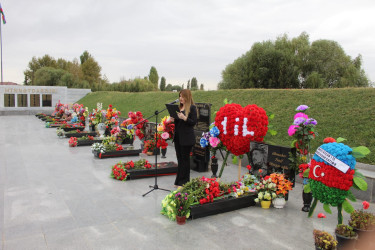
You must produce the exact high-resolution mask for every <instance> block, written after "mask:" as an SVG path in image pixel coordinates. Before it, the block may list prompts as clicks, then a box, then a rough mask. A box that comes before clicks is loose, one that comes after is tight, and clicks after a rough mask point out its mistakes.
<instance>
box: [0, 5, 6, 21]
mask: <svg viewBox="0 0 375 250" xmlns="http://www.w3.org/2000/svg"><path fill="white" fill-rule="evenodd" d="M0 15H1V18H2V19H3V24H6V23H7V21H5V15H4V11H3V8H2V7H1V3H0Z"/></svg>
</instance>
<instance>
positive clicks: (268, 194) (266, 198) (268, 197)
mask: <svg viewBox="0 0 375 250" xmlns="http://www.w3.org/2000/svg"><path fill="white" fill-rule="evenodd" d="M264 199H265V200H271V194H270V193H268V192H267V193H265V194H264Z"/></svg>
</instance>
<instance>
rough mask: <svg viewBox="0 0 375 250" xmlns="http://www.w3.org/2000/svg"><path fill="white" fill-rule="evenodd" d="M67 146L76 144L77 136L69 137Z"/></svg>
mask: <svg viewBox="0 0 375 250" xmlns="http://www.w3.org/2000/svg"><path fill="white" fill-rule="evenodd" d="M69 146H70V147H75V146H77V137H70V139H69Z"/></svg>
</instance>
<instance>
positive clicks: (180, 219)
mask: <svg viewBox="0 0 375 250" xmlns="http://www.w3.org/2000/svg"><path fill="white" fill-rule="evenodd" d="M176 222H177V224H178V225H184V224H185V223H186V216H178V215H176Z"/></svg>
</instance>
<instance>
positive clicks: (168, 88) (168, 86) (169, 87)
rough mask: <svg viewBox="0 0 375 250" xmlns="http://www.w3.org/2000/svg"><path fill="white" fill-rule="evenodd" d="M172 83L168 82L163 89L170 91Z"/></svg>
mask: <svg viewBox="0 0 375 250" xmlns="http://www.w3.org/2000/svg"><path fill="white" fill-rule="evenodd" d="M172 90H173V89H172V84H170V83H169V84H168V85H167V87H165V91H172Z"/></svg>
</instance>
